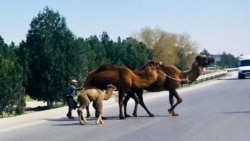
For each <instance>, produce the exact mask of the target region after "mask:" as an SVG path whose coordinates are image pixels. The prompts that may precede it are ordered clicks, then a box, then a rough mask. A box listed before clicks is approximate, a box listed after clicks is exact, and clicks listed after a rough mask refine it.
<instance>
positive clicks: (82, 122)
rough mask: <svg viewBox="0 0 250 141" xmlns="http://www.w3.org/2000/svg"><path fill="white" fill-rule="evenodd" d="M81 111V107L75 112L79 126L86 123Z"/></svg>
mask: <svg viewBox="0 0 250 141" xmlns="http://www.w3.org/2000/svg"><path fill="white" fill-rule="evenodd" d="M82 110H83V108H82V107H79V108H78V110H77V114H78V117H79V122H80V124H84V123H87V120H86V119H85V117H84V116H83V115H82Z"/></svg>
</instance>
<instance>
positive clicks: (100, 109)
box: [96, 101, 104, 124]
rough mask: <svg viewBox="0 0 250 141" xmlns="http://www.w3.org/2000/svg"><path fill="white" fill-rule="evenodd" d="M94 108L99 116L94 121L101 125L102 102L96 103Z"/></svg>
mask: <svg viewBox="0 0 250 141" xmlns="http://www.w3.org/2000/svg"><path fill="white" fill-rule="evenodd" d="M96 106H97V107H96V108H97V110H98V113H99V116H98V118H97V120H96V124H103V123H104V121H103V120H102V114H103V104H102V101H99V102H96Z"/></svg>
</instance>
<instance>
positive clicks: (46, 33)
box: [19, 7, 84, 107]
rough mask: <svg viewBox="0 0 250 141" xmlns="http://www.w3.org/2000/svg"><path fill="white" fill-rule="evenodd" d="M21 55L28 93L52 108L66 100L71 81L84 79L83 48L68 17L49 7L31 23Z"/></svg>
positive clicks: (21, 46)
mask: <svg viewBox="0 0 250 141" xmlns="http://www.w3.org/2000/svg"><path fill="white" fill-rule="evenodd" d="M19 55H20V56H21V59H22V60H21V62H22V64H23V65H24V69H25V70H26V74H25V82H24V84H25V88H26V92H27V93H28V94H29V95H30V96H31V98H34V99H37V100H42V101H46V102H47V104H48V106H49V107H51V106H52V104H53V102H57V101H61V100H62V99H63V98H64V96H65V93H66V87H67V85H68V82H69V80H70V79H72V78H77V79H82V78H83V74H82V70H84V66H83V65H84V64H83V63H82V62H83V58H82V56H83V55H84V54H83V49H82V48H81V47H80V46H79V45H78V43H77V40H75V37H74V35H73V34H72V33H71V31H70V30H69V29H68V28H67V26H66V22H65V18H64V17H63V16H60V14H59V13H58V12H54V11H53V10H50V9H49V8H48V7H46V8H44V11H43V12H42V13H41V12H39V13H38V15H37V17H35V18H33V20H32V21H31V24H30V29H29V31H28V34H27V39H26V42H22V43H21V45H20V51H19Z"/></svg>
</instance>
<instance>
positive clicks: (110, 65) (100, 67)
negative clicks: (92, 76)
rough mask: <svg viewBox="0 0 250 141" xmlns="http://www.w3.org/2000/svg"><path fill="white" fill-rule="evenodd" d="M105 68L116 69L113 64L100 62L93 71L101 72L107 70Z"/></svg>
mask: <svg viewBox="0 0 250 141" xmlns="http://www.w3.org/2000/svg"><path fill="white" fill-rule="evenodd" d="M107 70H116V67H115V66H113V65H112V64H102V65H101V66H99V68H97V69H96V70H95V73H98V72H102V71H107Z"/></svg>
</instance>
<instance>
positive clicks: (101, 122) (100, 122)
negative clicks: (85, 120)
mask: <svg viewBox="0 0 250 141" xmlns="http://www.w3.org/2000/svg"><path fill="white" fill-rule="evenodd" d="M103 123H104V121H96V124H103Z"/></svg>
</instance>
